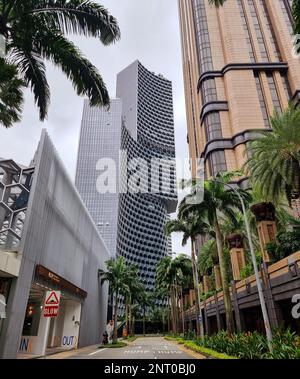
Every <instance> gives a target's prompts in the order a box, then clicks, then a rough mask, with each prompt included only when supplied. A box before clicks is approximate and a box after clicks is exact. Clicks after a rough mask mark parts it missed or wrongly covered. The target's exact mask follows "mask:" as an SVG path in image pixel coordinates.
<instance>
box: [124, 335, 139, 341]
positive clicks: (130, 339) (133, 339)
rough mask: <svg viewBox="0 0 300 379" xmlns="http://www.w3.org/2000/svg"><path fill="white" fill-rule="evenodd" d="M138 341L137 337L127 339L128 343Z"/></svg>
mask: <svg viewBox="0 0 300 379" xmlns="http://www.w3.org/2000/svg"><path fill="white" fill-rule="evenodd" d="M136 339H137V337H135V336H130V337H128V338H126V340H125V341H127V342H134V341H135V340H136Z"/></svg>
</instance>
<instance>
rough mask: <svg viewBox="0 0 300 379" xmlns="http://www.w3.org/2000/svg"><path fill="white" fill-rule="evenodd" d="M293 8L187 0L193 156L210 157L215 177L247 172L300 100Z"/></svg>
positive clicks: (280, 0) (277, 0)
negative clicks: (260, 143)
mask: <svg viewBox="0 0 300 379" xmlns="http://www.w3.org/2000/svg"><path fill="white" fill-rule="evenodd" d="M291 3H292V1H291V0H227V1H226V4H225V5H224V7H220V8H219V9H217V8H216V7H214V6H212V5H210V4H209V0H179V13H180V24H181V35H182V51H183V68H184V82H185V97H186V108H187V124H188V141H189V149H190V156H191V157H194V158H196V157H197V158H199V157H202V158H204V159H205V167H206V175H207V176H208V177H209V176H212V175H215V174H217V172H220V171H232V170H236V169H239V168H240V167H241V166H242V165H243V163H244V162H245V160H246V159H247V153H246V151H245V150H246V149H245V147H246V145H247V143H248V142H249V141H250V140H251V139H253V137H254V136H255V134H256V130H257V129H270V121H269V117H270V116H271V115H272V114H273V112H274V109H276V110H278V111H281V110H282V109H284V108H285V107H286V106H287V104H288V102H289V101H290V100H291V99H295V100H296V101H300V59H299V58H297V57H295V54H294V50H293V33H292V23H291V21H292V18H291ZM192 174H193V176H195V174H196V168H195V166H194V165H193V167H192Z"/></svg>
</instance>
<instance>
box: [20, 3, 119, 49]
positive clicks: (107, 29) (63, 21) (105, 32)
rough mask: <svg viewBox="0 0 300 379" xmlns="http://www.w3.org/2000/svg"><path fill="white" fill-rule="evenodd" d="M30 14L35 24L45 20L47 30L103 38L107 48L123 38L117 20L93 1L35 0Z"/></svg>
mask: <svg viewBox="0 0 300 379" xmlns="http://www.w3.org/2000/svg"><path fill="white" fill-rule="evenodd" d="M25 12H26V4H25ZM28 14H29V15H32V18H33V20H32V21H33V22H35V19H39V20H42V22H43V23H44V25H45V27H49V28H55V29H59V30H61V31H62V32H63V33H64V34H83V35H85V36H88V37H91V36H92V37H96V38H100V40H101V42H102V43H103V44H104V45H109V44H111V43H113V42H115V41H117V40H118V39H119V38H120V35H121V33H120V29H119V26H118V23H117V20H116V19H115V18H114V17H113V16H111V15H110V14H109V12H108V11H107V9H106V8H105V7H103V6H102V5H100V4H98V3H96V2H93V1H89V0H39V1H31V2H30V8H29V10H28Z"/></svg>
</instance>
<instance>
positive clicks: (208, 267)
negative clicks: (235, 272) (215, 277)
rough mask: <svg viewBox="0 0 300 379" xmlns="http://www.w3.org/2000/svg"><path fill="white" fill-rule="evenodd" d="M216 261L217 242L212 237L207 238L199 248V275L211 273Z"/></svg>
mask: <svg viewBox="0 0 300 379" xmlns="http://www.w3.org/2000/svg"><path fill="white" fill-rule="evenodd" d="M217 262H218V251H217V244H216V240H215V239H214V238H212V239H210V240H208V241H207V242H205V243H204V245H203V246H202V247H201V249H200V254H199V259H198V269H199V272H200V275H201V276H203V275H207V274H208V273H211V272H212V270H213V267H214V265H215V264H216V263H217Z"/></svg>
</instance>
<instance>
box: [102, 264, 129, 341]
mask: <svg viewBox="0 0 300 379" xmlns="http://www.w3.org/2000/svg"><path fill="white" fill-rule="evenodd" d="M106 267H107V269H106V271H105V270H99V272H98V275H99V278H100V279H101V285H103V284H104V282H109V290H110V292H111V293H112V294H113V296H114V315H113V318H114V330H113V343H117V341H118V325H117V323H118V308H119V297H120V295H121V294H124V293H126V292H128V291H129V288H128V285H127V284H126V283H127V282H126V280H127V273H128V268H127V267H126V262H125V259H124V257H118V258H117V259H115V260H114V259H110V260H109V261H107V262H106Z"/></svg>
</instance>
